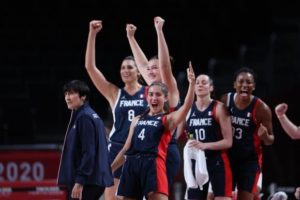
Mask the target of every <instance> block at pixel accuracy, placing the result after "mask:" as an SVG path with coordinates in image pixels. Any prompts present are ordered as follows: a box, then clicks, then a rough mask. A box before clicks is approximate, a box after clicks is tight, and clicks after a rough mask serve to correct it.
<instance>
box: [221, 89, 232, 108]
mask: <svg viewBox="0 0 300 200" xmlns="http://www.w3.org/2000/svg"><path fill="white" fill-rule="evenodd" d="M230 95H231V92H228V93H225V94H223V95H221V99H220V101H221V102H222V103H223V104H224V105H226V104H227V103H228V101H229V97H230Z"/></svg>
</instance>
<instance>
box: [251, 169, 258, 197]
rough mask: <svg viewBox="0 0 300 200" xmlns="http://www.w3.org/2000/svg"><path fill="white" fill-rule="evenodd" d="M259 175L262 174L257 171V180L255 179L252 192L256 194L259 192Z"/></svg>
mask: <svg viewBox="0 0 300 200" xmlns="http://www.w3.org/2000/svg"><path fill="white" fill-rule="evenodd" d="M259 175H260V172H256V175H255V181H254V183H253V186H252V193H253V194H255V193H256V192H257V182H258V179H259Z"/></svg>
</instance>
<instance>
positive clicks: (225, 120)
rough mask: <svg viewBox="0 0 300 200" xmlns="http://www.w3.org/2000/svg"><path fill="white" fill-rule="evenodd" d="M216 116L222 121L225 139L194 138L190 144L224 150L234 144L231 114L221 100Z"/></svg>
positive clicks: (202, 147)
mask: <svg viewBox="0 0 300 200" xmlns="http://www.w3.org/2000/svg"><path fill="white" fill-rule="evenodd" d="M216 117H217V119H218V121H219V123H220V127H221V132H222V136H223V139H222V140H219V141H216V142H206V143H204V142H200V141H197V140H193V141H191V142H190V143H189V146H191V147H196V148H199V149H202V150H206V149H209V150H222V149H228V148H230V147H231V146H232V136H233V133H232V126H231V119H230V115H229V113H228V111H227V108H226V107H225V105H224V104H223V103H221V102H219V103H218V104H217V108H216Z"/></svg>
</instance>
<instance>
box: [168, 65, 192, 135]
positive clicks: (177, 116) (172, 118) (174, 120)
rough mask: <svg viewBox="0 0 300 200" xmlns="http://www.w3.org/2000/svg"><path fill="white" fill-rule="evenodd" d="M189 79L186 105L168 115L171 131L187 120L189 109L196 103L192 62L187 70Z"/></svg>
mask: <svg viewBox="0 0 300 200" xmlns="http://www.w3.org/2000/svg"><path fill="white" fill-rule="evenodd" d="M187 77H188V81H189V88H188V91H187V94H186V97H185V101H184V104H183V105H182V106H181V107H180V108H179V109H178V110H176V111H174V112H171V113H170V114H168V115H167V126H168V129H169V130H171V131H172V130H173V129H175V128H176V126H177V125H178V124H179V123H180V122H181V121H183V120H184V119H185V117H186V115H187V113H188V111H189V109H190V108H191V107H192V105H193V102H194V96H195V94H194V86H195V73H194V70H193V67H192V63H191V62H189V68H187ZM172 133H174V131H172Z"/></svg>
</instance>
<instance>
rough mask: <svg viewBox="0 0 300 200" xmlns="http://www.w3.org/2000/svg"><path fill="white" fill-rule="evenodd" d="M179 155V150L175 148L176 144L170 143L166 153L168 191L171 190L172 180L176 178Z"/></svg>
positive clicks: (179, 160)
mask: <svg viewBox="0 0 300 200" xmlns="http://www.w3.org/2000/svg"><path fill="white" fill-rule="evenodd" d="M180 158H181V155H180V153H179V149H178V146H177V143H176V142H175V143H174V142H173V141H171V143H170V144H169V146H168V151H167V161H166V163H167V176H168V183H169V189H171V187H172V185H173V181H174V178H175V177H176V175H177V173H178V171H179V169H180V164H181V159H180Z"/></svg>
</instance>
